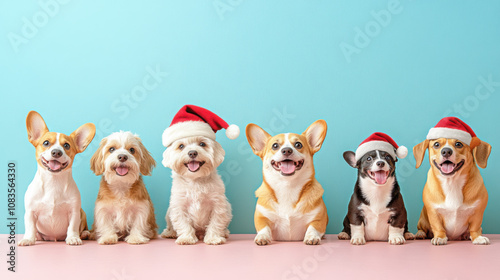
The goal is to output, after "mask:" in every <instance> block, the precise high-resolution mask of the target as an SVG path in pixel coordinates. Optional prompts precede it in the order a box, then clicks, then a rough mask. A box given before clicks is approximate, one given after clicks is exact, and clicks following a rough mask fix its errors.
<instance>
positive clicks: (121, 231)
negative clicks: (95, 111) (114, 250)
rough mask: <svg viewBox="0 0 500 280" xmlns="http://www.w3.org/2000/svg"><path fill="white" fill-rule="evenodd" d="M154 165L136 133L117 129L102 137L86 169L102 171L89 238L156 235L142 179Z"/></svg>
mask: <svg viewBox="0 0 500 280" xmlns="http://www.w3.org/2000/svg"><path fill="white" fill-rule="evenodd" d="M155 166H156V162H155V160H154V159H153V157H152V156H151V154H150V153H149V151H148V150H147V149H146V147H144V145H143V144H142V141H141V139H140V138H139V136H138V135H135V134H132V133H131V132H123V131H120V132H115V133H112V134H111V135H109V136H107V137H106V138H104V139H102V141H101V143H100V145H99V148H98V149H97V150H96V152H95V153H94V155H93V156H92V158H91V159H90V169H91V170H92V171H93V172H94V173H95V174H96V175H102V179H101V183H100V187H99V193H98V195H97V200H96V202H95V210H94V224H93V226H92V233H91V238H90V239H97V243H98V244H116V243H117V242H118V240H124V241H125V242H127V243H129V244H144V243H147V242H148V241H149V240H150V239H153V238H156V236H157V230H158V226H157V225H156V220H155V215H154V208H153V203H152V202H151V198H150V197H149V194H148V191H147V190H146V187H145V185H144V182H143V180H142V175H144V176H149V175H151V172H152V171H153V168H154V167H155Z"/></svg>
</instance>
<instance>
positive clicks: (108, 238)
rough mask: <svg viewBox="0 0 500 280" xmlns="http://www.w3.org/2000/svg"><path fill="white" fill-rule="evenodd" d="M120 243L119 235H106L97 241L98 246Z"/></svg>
mask: <svg viewBox="0 0 500 280" xmlns="http://www.w3.org/2000/svg"><path fill="white" fill-rule="evenodd" d="M116 243H118V235H116V234H113V235H105V236H101V237H99V239H97V244H99V245H112V244H116Z"/></svg>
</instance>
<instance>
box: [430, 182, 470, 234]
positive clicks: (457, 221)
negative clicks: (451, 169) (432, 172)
mask: <svg viewBox="0 0 500 280" xmlns="http://www.w3.org/2000/svg"><path fill="white" fill-rule="evenodd" d="M438 178H439V179H440V181H441V188H442V190H443V193H444V195H445V197H446V198H445V201H444V203H441V204H435V205H434V207H435V208H436V210H437V212H438V213H439V214H440V215H441V216H442V217H443V221H445V223H444V226H445V229H446V235H447V236H448V238H449V239H452V240H453V239H460V238H461V236H462V235H463V234H464V233H466V232H467V230H468V219H469V217H470V215H471V214H472V212H473V211H474V209H475V208H476V207H477V206H478V204H479V201H475V202H474V203H473V204H464V195H463V187H464V185H465V180H466V178H465V176H454V177H452V178H441V177H439V176H438Z"/></svg>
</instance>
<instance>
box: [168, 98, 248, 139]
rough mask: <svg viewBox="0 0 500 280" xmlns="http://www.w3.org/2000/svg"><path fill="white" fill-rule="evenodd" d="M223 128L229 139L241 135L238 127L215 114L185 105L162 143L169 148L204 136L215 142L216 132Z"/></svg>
mask: <svg viewBox="0 0 500 280" xmlns="http://www.w3.org/2000/svg"><path fill="white" fill-rule="evenodd" d="M223 128H224V129H226V136H227V137H228V138H229V139H236V138H238V135H240V128H239V127H238V126H237V125H234V124H232V125H228V124H227V123H226V122H225V121H224V120H223V119H221V118H220V117H219V116H217V115H216V114H214V113H213V112H211V111H209V110H207V109H205V108H202V107H198V106H195V105H184V107H182V108H181V109H180V110H179V112H177V114H175V116H174V119H173V120H172V123H171V124H170V126H169V127H168V128H167V129H165V131H164V132H163V136H162V143H163V146H165V147H168V146H170V144H172V143H173V142H175V141H177V140H179V139H182V138H186V137H191V136H204V137H207V138H210V139H212V140H215V132H217V131H218V130H220V129H223Z"/></svg>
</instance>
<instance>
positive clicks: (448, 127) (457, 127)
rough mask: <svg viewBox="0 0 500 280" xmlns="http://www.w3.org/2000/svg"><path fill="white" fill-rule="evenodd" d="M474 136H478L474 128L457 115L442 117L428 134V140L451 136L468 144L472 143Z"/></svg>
mask: <svg viewBox="0 0 500 280" xmlns="http://www.w3.org/2000/svg"><path fill="white" fill-rule="evenodd" d="M473 137H476V134H475V133H474V131H473V130H472V128H470V126H468V125H467V124H466V123H464V122H463V121H462V120H461V119H459V118H456V117H446V118H443V119H441V120H440V121H439V122H438V123H437V124H436V126H435V127H433V128H431V129H430V130H429V133H428V134H427V140H434V139H438V138H451V139H457V140H460V141H462V142H464V143H465V144H467V145H470V142H471V141H472V138H473Z"/></svg>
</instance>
